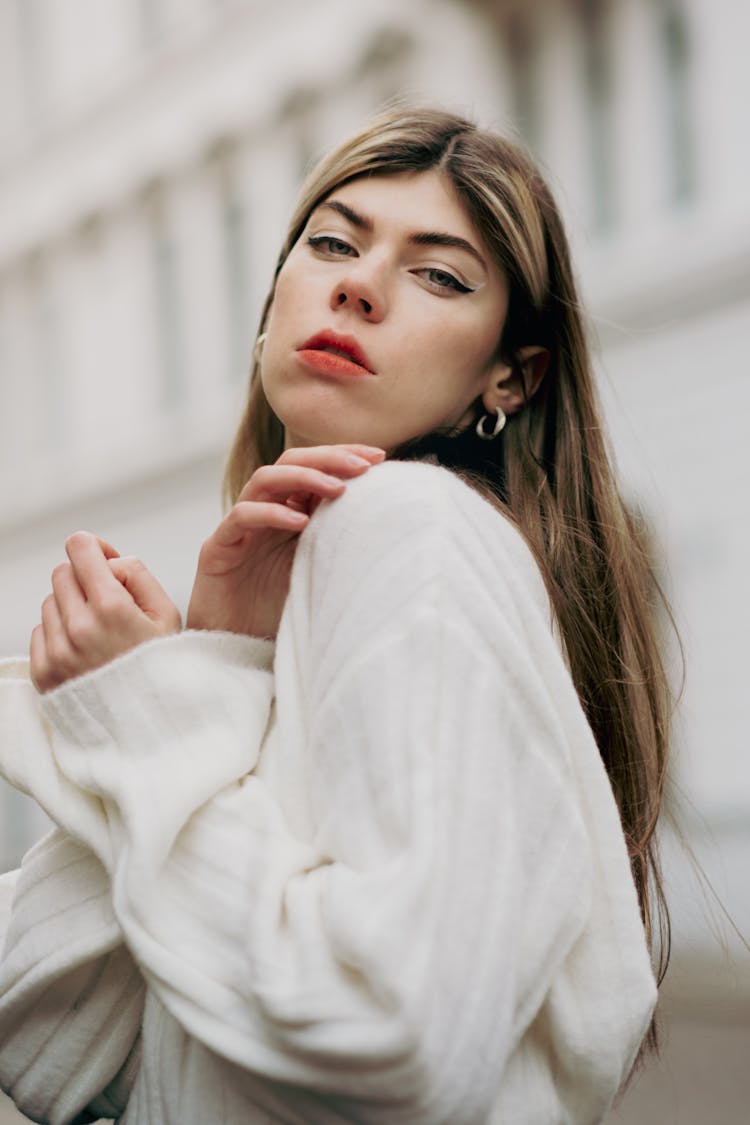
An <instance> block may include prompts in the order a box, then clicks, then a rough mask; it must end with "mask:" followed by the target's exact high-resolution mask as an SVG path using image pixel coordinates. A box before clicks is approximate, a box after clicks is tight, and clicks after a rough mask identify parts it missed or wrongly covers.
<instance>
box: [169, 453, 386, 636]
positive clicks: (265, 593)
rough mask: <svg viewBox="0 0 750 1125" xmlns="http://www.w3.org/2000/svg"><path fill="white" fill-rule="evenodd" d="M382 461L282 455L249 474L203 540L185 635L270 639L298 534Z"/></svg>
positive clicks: (360, 456)
mask: <svg viewBox="0 0 750 1125" xmlns="http://www.w3.org/2000/svg"><path fill="white" fill-rule="evenodd" d="M384 458H385V452H384V451H383V450H382V449H377V448H375V447H373V446H369V445H317V446H310V447H308V448H304V449H287V450H285V451H284V453H282V454H281V456H280V457H279V459H278V461H276V463H275V464H273V465H263V466H261V468H259V469H256V471H255V472H254V473H253V475H252V477H251V478H250V480H249V481H248V483H247V484H246V485H245V487H244V488H243V490H242V492H241V493H240V495H239V497H238V500H237V503H236V504H235V505H234V507H233V508H232V510H231V512H229V514H228V515H227V516H226V517H225V519H223V520H222V522H221V523H220V524H219V526H218V527H217V529H216V531H215V532H214V533H213V535H212V536H211V537H210V538H209V539H207V540H206V542H205V543H204V544H203V547H202V549H201V553H200V557H199V559H198V572H197V574H196V577H195V584H194V586H193V593H192V597H191V599H190V605H189V607H188V614H187V626H188V628H189V629H223V630H228V631H229V632H232V633H246V634H248V635H249V636H255V637H275V636H276V633H277V631H278V628H279V621H280V620H281V611H282V609H283V608H284V602H285V601H286V596H287V592H288V590H289V576H290V574H291V570H292V562H293V560H294V552H295V550H296V549H297V540H298V537H299V534H300V532H301V531H303V530H304V528H305V527H306V526H307V524H308V522H309V519H310V516H311V515H312V513H313V511H314V510H315V508H316V507H317V505H318V504H319V503H320V502H321V500H333V499H335V498H336V497H337V496H340V495H341V493H342V492H343V491H344V489H345V487H346V485H345V483H344V481H345V480H346V479H348V478H351V477H357V476H360V475H361V474H362V473H364V472H366V471H367V469H369V468H370V467H371V465H375V464H377V463H378V462H380V461H382V460H383V459H384Z"/></svg>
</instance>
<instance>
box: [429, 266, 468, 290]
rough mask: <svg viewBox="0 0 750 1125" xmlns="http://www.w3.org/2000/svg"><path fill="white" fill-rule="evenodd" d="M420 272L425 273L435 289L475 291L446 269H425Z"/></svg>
mask: <svg viewBox="0 0 750 1125" xmlns="http://www.w3.org/2000/svg"><path fill="white" fill-rule="evenodd" d="M420 272H421V273H422V274H424V276H425V277H426V279H427V281H428V283H429V284H430V285H431V286H432V288H433V289H453V290H454V291H455V292H456V293H473V292H474V290H473V289H471V288H469V286H468V285H464V284H463V282H461V281H459V280H458V278H457V277H454V276H453V274H452V273H448V272H447V271H446V270H437V269H425V270H421V271H420Z"/></svg>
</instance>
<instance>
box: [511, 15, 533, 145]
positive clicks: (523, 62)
mask: <svg viewBox="0 0 750 1125" xmlns="http://www.w3.org/2000/svg"><path fill="white" fill-rule="evenodd" d="M506 34H507V40H508V54H509V57H510V64H511V87H512V98H513V106H512V112H513V120H514V122H515V124H516V127H517V129H518V131H519V132H520V133H521V134H522V136H523V137H524V139H525V140H526V142H527V144H528V145H529V147H530V148H536V147H538V144H539V140H540V133H541V120H540V117H541V112H540V111H541V106H540V104H539V90H538V86H537V81H536V77H537V76H536V65H537V52H536V42H535V35H534V27H533V25H532V23H531V17H530V16H529V14H528V13H521V12H520V11H518V12H513V13H512V14H511V16H510V17H509V19H508V22H507V25H506Z"/></svg>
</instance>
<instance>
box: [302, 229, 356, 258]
mask: <svg viewBox="0 0 750 1125" xmlns="http://www.w3.org/2000/svg"><path fill="white" fill-rule="evenodd" d="M307 244H308V246H312V248H313V249H314V250H321V251H322V252H323V253H324V254H330V255H332V256H333V257H336V258H343V257H346V256H347V255H349V254H353V253H354V250H353V249H352V247H351V246H350V245H349V243H348V242H344V240H343V238H334V237H333V235H331V234H315V235H310V237H309V238H308V240H307Z"/></svg>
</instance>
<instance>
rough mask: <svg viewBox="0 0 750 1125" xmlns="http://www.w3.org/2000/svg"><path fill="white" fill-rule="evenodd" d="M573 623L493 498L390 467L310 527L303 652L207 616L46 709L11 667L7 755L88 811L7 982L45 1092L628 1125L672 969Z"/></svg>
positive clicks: (137, 1100)
mask: <svg viewBox="0 0 750 1125" xmlns="http://www.w3.org/2000/svg"><path fill="white" fill-rule="evenodd" d="M550 618H551V614H550V608H549V602H548V599H547V596H546V593H545V590H544V587H543V584H542V581H541V578H540V575H539V572H538V570H537V568H536V566H535V564H534V562H533V560H532V557H531V555H530V552H529V550H528V548H527V547H526V546H525V544H524V543H523V541H522V539H521V537H520V536H519V534H518V533H517V532H516V530H515V529H514V528H513V527H512V526H511V525H510V524H509V523H508V522H507V521H506V520H505V519H504V518H503V517H502V516H501V515H500V514H499V513H498V512H497V511H495V509H494V508H492V507H491V506H490V505H489V504H488V503H487V502H486V501H484V500H483V499H482V498H480V497H479V496H478V495H477V494H476V493H475V492H474V491H472V490H471V489H470V488H468V487H467V486H466V485H465V484H464V483H463V482H462V481H460V480H459V479H458V478H456V477H455V476H454V475H453V474H451V473H449V472H447V471H445V470H443V469H439V468H436V467H434V466H430V465H423V464H399V463H387V464H385V465H382V466H380V467H377V468H373V469H370V470H369V471H368V472H367V473H366V474H365V475H364V476H363V477H361V478H360V479H358V480H356V481H353V482H351V483H349V484H348V485H347V489H346V492H345V494H344V495H343V496H342V497H341V498H339V499H337V500H335V501H334V502H332V503H326V504H323V505H321V507H320V508H319V510H318V511H317V513H316V514H315V516H314V518H313V519H312V520H311V522H310V525H309V527H308V528H307V529H306V531H305V532H304V534H303V535H302V537H301V540H300V544H299V548H298V551H297V555H296V559H295V563H294V569H293V574H292V583H291V590H290V594H289V598H288V600H287V604H286V607H285V610H284V615H283V618H282V623H281V627H280V630H279V635H278V640H277V643H276V646H275V649H274V645H273V644H272V643H271V642H268V641H263V640H258V639H252V638H248V637H242V636H235V635H232V634H220V633H209V632H204V633H198V632H185V633H182V634H181V635H178V636H174V637H170V638H166V639H161V640H158V641H154V642H150V643H148V644H144V645H142V646H140V647H138V648H137V649H134V650H132V651H131V652H129V653H127V654H126V655H125V656H123V657H121V658H119V659H118V660H116V661H113V662H112V663H110V664H108V665H106V666H105V667H103V668H101V669H99V670H97V671H95V672H93V673H90V674H87V675H85V676H81V677H80V678H78V679H75V680H73V681H70V682H68V683H67V684H65V685H63V686H62V687H61V688H58V689H57V690H55V691H53V692H50V693H49V694H47V695H45V696H43V697H39V696H38V695H37V694H36V692H35V691H34V689H33V687H32V686H31V684H30V682H29V681H28V678H27V677H28V674H27V669H26V667H25V664H24V663H23V662H15V663H14V662H6V663H5V665H4V667H3V669H2V671H3V673H4V675H3V676H2V678H0V769H2V772H3V774H4V775H5V776H6V777H7V778H8V780H9V781H11V782H12V783H13V784H14V785H16V786H17V787H19V788H20V789H22V790H24V791H26V792H28V793H30V794H32V795H33V796H34V797H35V798H36V800H37V801H38V802H39V803H40V804H41V805H42V806H43V807H44V808H45V809H46V811H47V812H48V813H49V815H50V816H51V817H52V819H53V821H55V823H56V824H57V825H58V826H59V827H58V828H57V829H56V830H55V831H54V832H53V833H52V834H51V835H49V836H48V837H47V838H46V839H44V840H43V841H42V842H41V843H40V844H38V845H37V846H36V847H35V848H33V849H32V850H31V852H30V853H29V854H28V855H27V856H26V858H25V860H24V863H23V866H22V868H21V873H20V876H19V879H18V885H17V888H16V893H15V900H14V905H13V911H12V916H11V920H10V924H9V929H8V933H7V937H6V942H5V949H4V956H3V961H2V965H1V966H0V1080H1V1082H2V1086H3V1088H4V1089H5V1090H7V1091H8V1092H9V1093H10V1094H11V1096H12V1097H13V1098H14V1099H15V1101H16V1103H17V1104H18V1105H19V1107H20V1108H21V1109H23V1110H24V1111H25V1112H26V1113H27V1114H29V1115H30V1116H32V1117H33V1118H34V1119H36V1120H37V1121H45V1122H51V1123H52V1125H63V1123H65V1122H71V1121H72V1120H74V1118H75V1116H76V1114H77V1113H78V1112H79V1111H80V1110H81V1109H82V1108H83V1107H84V1106H86V1105H89V1104H92V1105H93V1106H94V1108H95V1110H96V1111H97V1112H101V1113H102V1114H105V1115H106V1114H109V1115H111V1116H116V1115H118V1114H119V1113H122V1117H121V1120H122V1121H123V1122H127V1123H128V1125H178V1123H179V1125H213V1123H217V1125H218V1123H226V1125H240V1123H242V1125H245V1123H250V1122H252V1123H256V1122H278V1121H282V1122H296V1123H304V1125H311V1123H313V1125H314V1123H321V1125H332V1123H335V1122H362V1123H378V1125H391V1123H392V1125H399V1123H407V1122H408V1123H414V1125H416V1123H420V1125H440V1123H445V1125H464V1123H465V1125H469V1123H477V1125H479V1123H485V1122H493V1123H503V1125H563V1123H575V1125H587V1123H592V1125H593V1123H594V1122H598V1121H600V1120H601V1119H602V1117H603V1116H604V1115H605V1113H606V1111H607V1108H608V1107H609V1105H610V1103H611V1101H612V1098H613V1097H614V1094H615V1092H616V1091H617V1089H618V1087H619V1086H620V1084H621V1082H622V1080H623V1079H624V1078H625V1076H626V1075H627V1073H628V1070H629V1068H630V1065H631V1063H632V1061H633V1058H634V1055H635V1053H636V1051H637V1048H638V1045H639V1043H640V1041H641V1038H642V1036H643V1034H644V1032H645V1030H646V1028H647V1025H648V1022H649V1018H650V1016H651V1013H652V1009H653V1005H654V1002H655V986H654V980H653V975H652V971H651V966H650V961H649V956H648V953H647V949H646V945H645V941H644V936H643V932H642V927H641V922H640V918H639V913H638V906H637V901H636V893H635V889H634V886H633V883H632V880H631V875H630V871H629V866H628V860H627V856H626V850H625V845H624V841H623V836H622V831H621V828H620V823H619V818H618V814H617V809H616V806H615V803H614V800H613V797H612V793H611V790H610V787H609V783H608V780H607V777H606V774H605V772H604V770H603V767H602V764H601V761H600V758H599V754H598V753H597V749H596V746H595V744H594V741H593V738H592V735H591V733H590V730H589V728H588V726H587V723H586V721H585V718H584V716H583V713H582V711H581V708H580V705H579V702H578V699H577V697H576V693H575V690H574V688H573V685H572V683H571V680H570V676H569V673H568V671H567V668H566V664H565V660H564V658H563V655H562V653H561V650H560V645H559V643H558V641H557V640H556V638H555V635H554V631H553V629H552V627H551V620H550ZM126 1105H127V1108H125V1106H126Z"/></svg>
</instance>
